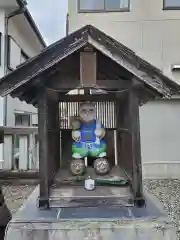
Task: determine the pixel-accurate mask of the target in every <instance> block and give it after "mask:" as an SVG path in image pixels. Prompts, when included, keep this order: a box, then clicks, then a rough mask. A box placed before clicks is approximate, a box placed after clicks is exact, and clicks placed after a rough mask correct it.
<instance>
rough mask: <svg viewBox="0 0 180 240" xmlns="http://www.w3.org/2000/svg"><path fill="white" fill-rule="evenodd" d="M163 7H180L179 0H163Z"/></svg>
mask: <svg viewBox="0 0 180 240" xmlns="http://www.w3.org/2000/svg"><path fill="white" fill-rule="evenodd" d="M165 7H180V0H165Z"/></svg>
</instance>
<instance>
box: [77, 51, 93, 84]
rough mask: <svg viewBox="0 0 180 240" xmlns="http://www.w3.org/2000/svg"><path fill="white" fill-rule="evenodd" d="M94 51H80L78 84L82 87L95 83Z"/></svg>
mask: <svg viewBox="0 0 180 240" xmlns="http://www.w3.org/2000/svg"><path fill="white" fill-rule="evenodd" d="M96 67H97V64H96V53H95V52H81V53H80V85H81V86H82V87H92V86H95V85H96V71H97V70H96Z"/></svg>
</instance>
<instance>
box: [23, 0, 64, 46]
mask: <svg viewBox="0 0 180 240" xmlns="http://www.w3.org/2000/svg"><path fill="white" fill-rule="evenodd" d="M67 1H68V0H28V1H27V2H28V9H29V11H30V13H31V15H32V16H33V18H34V20H35V22H36V24H37V26H38V27H39V29H40V32H41V33H42V35H43V37H44V39H45V41H46V42H47V43H48V44H51V43H52V42H55V41H57V40H59V39H60V38H62V37H64V36H65V29H66V14H67V5H68V3H67ZM52 3H53V4H52Z"/></svg>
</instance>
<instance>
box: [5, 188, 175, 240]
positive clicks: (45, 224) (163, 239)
mask: <svg viewBox="0 0 180 240" xmlns="http://www.w3.org/2000/svg"><path fill="white" fill-rule="evenodd" d="M37 197H38V191H37V189H36V190H35V191H34V193H32V195H31V196H30V198H29V199H28V200H27V202H26V203H25V205H24V206H23V208H21V209H20V211H19V212H18V213H17V214H16V216H15V217H14V218H13V219H12V221H11V223H10V225H9V226H8V229H7V235H6V240H32V239H33V240H36V239H37V240H56V239H62V240H66V239H69V240H71V239H72V240H74V239H79V240H81V239H82V240H96V239H97V240H98V239H102V240H109V239H111V240H116V239H121V240H127V239H128V240H145V239H148V240H176V239H177V237H176V229H175V228H174V227H173V226H172V223H171V221H170V220H169V219H168V217H167V216H166V214H165V213H164V212H163V211H162V209H161V208H160V204H159V203H158V202H156V201H154V199H153V198H151V197H149V196H147V205H146V207H143V208H137V207H135V206H130V207H116V206H106V207H96V206H95V207H90V208H88V207H78V208H52V209H49V210H40V209H38V208H37V207H36V200H37Z"/></svg>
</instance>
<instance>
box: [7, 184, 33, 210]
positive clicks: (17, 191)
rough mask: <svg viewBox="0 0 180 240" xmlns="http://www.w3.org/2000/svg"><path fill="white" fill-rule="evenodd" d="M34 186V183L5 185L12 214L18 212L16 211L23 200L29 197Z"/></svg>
mask: <svg viewBox="0 0 180 240" xmlns="http://www.w3.org/2000/svg"><path fill="white" fill-rule="evenodd" d="M34 188H35V186H33V185H30V186H28V185H22V186H13V185H4V186H3V192H4V197H5V201H6V204H7V206H8V208H9V210H10V211H11V213H12V214H15V213H16V211H17V210H18V209H19V208H20V207H21V205H22V204H23V202H24V201H25V200H26V199H27V198H28V196H29V195H30V194H31V192H32V191H33V190H34Z"/></svg>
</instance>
